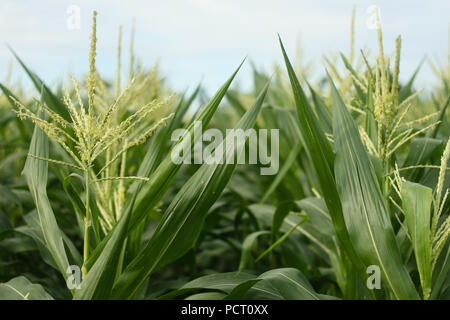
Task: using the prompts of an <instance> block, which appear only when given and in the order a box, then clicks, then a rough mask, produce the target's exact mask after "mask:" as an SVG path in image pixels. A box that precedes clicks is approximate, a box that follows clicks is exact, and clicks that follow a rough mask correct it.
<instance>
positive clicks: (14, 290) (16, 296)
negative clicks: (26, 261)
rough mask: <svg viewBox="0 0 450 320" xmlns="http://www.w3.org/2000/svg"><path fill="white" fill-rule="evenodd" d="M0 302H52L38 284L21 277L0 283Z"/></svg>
mask: <svg viewBox="0 0 450 320" xmlns="http://www.w3.org/2000/svg"><path fill="white" fill-rule="evenodd" d="M0 300H53V298H52V297H51V296H50V295H49V294H48V293H47V292H46V291H45V289H44V288H43V287H42V286H41V285H39V284H33V283H31V282H30V281H29V280H28V279H27V278H25V277H23V276H19V277H16V278H14V279H11V280H9V281H8V282H5V283H0Z"/></svg>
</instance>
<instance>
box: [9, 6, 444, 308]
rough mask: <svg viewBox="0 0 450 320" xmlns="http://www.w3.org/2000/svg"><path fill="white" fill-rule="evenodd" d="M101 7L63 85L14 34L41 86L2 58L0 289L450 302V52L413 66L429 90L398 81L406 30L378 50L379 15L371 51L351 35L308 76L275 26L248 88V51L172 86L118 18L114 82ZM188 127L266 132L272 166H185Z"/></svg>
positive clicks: (51, 295)
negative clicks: (80, 59)
mask: <svg viewBox="0 0 450 320" xmlns="http://www.w3.org/2000/svg"><path fill="white" fill-rule="evenodd" d="M101 18H102V15H101V13H100V14H99V15H98V16H97V13H96V12H93V14H92V20H91V28H92V30H91V36H90V39H86V42H87V41H89V42H90V51H89V54H88V53H86V60H87V59H89V69H88V70H85V74H86V76H83V77H78V78H77V77H74V76H72V77H70V81H69V82H68V83H69V85H65V86H63V85H61V86H58V87H57V88H56V89H52V88H50V87H49V86H47V85H46V84H45V83H44V82H43V81H42V80H41V78H40V77H39V75H38V74H36V73H34V72H33V71H32V70H31V68H30V67H29V66H28V65H27V63H26V61H22V60H21V58H20V56H19V53H16V52H15V51H14V49H13V48H10V51H11V55H12V56H13V57H14V59H15V60H16V61H17V63H18V65H19V66H20V68H21V69H23V71H25V73H26V74H27V76H28V79H27V80H31V81H30V83H32V85H33V86H34V89H35V91H33V92H38V94H36V95H34V94H33V95H30V94H29V92H28V91H27V89H26V87H24V86H23V85H21V84H20V83H15V82H14V81H12V80H11V76H10V74H11V73H12V72H15V71H16V70H14V69H12V68H11V69H10V71H9V73H8V76H7V77H6V78H5V79H4V80H2V81H1V82H0V88H1V91H2V93H1V95H0V299H8V300H9V299H19V300H22V299H30V300H32V299H36V300H40V299H64V300H71V299H76V300H79V299H82V300H91V299H121V300H122V299H136V300H142V299H151V300H154V299H158V300H162V299H164V300H168V299H197V300H211V299H214V300H222V299H232V300H253V299H257V300H265V299H267V300H283V299H287V300H304V299H305V300H310V299H312V300H324V299H325V300H330V299H350V300H360V299H361V300H375V299H376V300H404V299H406V300H416V299H424V300H436V299H440V300H442V299H443V300H446V299H450V237H449V235H450V199H449V198H450V196H449V189H450V140H449V136H450V121H449V120H450V117H449V114H450V112H449V111H448V109H449V108H448V105H449V97H450V89H449V85H450V63H449V62H448V61H447V63H444V64H439V63H438V62H437V61H435V60H433V59H429V61H425V64H429V65H430V66H431V67H432V68H433V70H434V72H435V75H436V80H437V81H436V83H437V85H435V86H434V87H433V88H432V90H431V92H426V91H422V90H420V88H417V87H416V85H415V79H416V76H417V74H418V73H419V72H420V69H421V67H422V63H420V64H419V61H418V62H417V64H418V67H417V70H416V71H415V72H414V73H413V75H411V76H410V78H409V80H408V81H404V82H402V81H400V80H399V79H400V78H399V74H400V72H401V70H400V67H399V66H400V61H401V59H402V57H403V56H405V55H408V52H403V51H402V39H401V36H398V37H397V38H396V41H395V53H394V55H392V56H390V55H387V54H385V52H384V49H383V45H384V42H383V32H382V28H378V30H377V32H376V33H374V35H375V34H376V35H377V40H378V51H377V52H371V53H369V52H367V51H365V50H359V49H356V48H354V44H353V43H354V41H353V38H354V30H353V31H352V33H351V35H350V37H351V39H352V41H351V47H350V49H349V50H348V49H347V48H338V49H339V50H342V52H346V53H342V52H339V51H337V52H335V53H331V54H329V55H327V56H324V57H323V59H321V61H320V62H321V63H322V68H321V70H323V72H322V76H321V77H320V78H318V79H314V78H312V77H310V75H309V66H308V65H306V64H305V63H304V61H302V60H301V59H300V58H297V59H294V58H293V57H290V56H288V54H287V53H286V51H288V50H287V49H288V48H287V46H286V49H285V45H284V44H283V39H282V37H283V35H280V36H279V47H280V55H279V61H277V64H276V65H275V67H274V68H273V70H271V71H270V72H265V71H262V70H259V69H258V68H257V67H253V87H252V89H251V90H248V91H244V90H240V89H238V88H237V87H236V88H235V87H233V81H234V80H235V79H236V78H238V77H239V69H240V68H241V65H242V63H245V64H247V63H249V61H248V60H249V59H248V58H247V59H246V60H244V61H242V63H241V65H236V69H235V70H230V76H229V78H228V79H226V80H225V82H224V83H223V85H222V86H221V87H220V88H218V90H217V92H215V94H214V95H212V97H210V96H209V95H208V94H207V93H206V92H205V91H204V90H203V89H202V87H201V86H200V85H199V86H197V87H196V88H192V89H191V90H190V91H186V92H175V91H174V90H173V89H171V88H170V86H169V85H168V84H167V83H166V81H165V80H164V79H163V77H162V76H161V72H160V70H159V68H158V64H155V65H154V66H152V67H145V66H144V65H143V64H142V63H140V62H139V61H140V60H138V59H137V57H135V56H134V53H133V50H132V48H131V50H130V53H127V52H126V50H124V48H125V47H127V46H126V44H123V43H122V28H120V29H119V35H118V45H117V70H116V71H115V74H116V76H115V78H114V79H108V78H107V77H104V76H102V74H100V73H99V71H98V70H97V68H96V63H97V61H96V59H97V19H101ZM349 20H350V19H349ZM352 21H354V14H353V18H352ZM352 25H353V23H352ZM126 59H128V60H129V62H126V61H125V60H126ZM162 59H164V57H162ZM127 65H129V68H128V69H129V70H126V69H127V68H125V67H124V66H127ZM4 67H6V66H4ZM124 84H125V85H124ZM196 124H199V125H201V126H202V128H204V129H207V128H209V129H217V130H218V131H215V132H219V133H220V134H221V135H223V136H224V139H228V138H229V135H230V133H229V132H228V129H233V128H234V129H235V130H241V131H244V132H246V130H251V129H255V130H259V131H258V132H263V130H268V131H269V132H274V131H271V130H278V131H277V132H279V136H277V137H276V138H275V137H274V136H272V135H270V134H269V135H268V136H266V138H268V139H269V143H270V145H271V147H270V148H268V149H270V150H266V151H268V152H266V155H269V154H270V155H271V156H273V155H274V152H276V154H277V159H275V158H274V157H271V159H272V162H273V161H275V162H276V163H275V165H276V167H275V168H276V170H275V172H274V173H273V174H266V175H264V174H261V172H262V171H261V170H262V169H263V167H265V166H266V167H267V162H266V163H258V162H257V161H256V162H257V163H249V161H247V162H246V163H244V164H241V163H237V161H231V162H230V161H218V162H213V163H211V162H208V161H202V162H198V161H191V160H192V159H191V158H188V156H186V155H185V153H184V151H186V150H188V151H189V150H192V149H194V147H195V145H196V144H197V143H198V141H197V140H198V139H197V138H196V137H195V134H194V131H195V130H196ZM176 130H182V131H179V132H182V134H180V135H179V136H178V137H177V139H176V140H175V141H174V139H173V138H172V137H173V132H175V131H176ZM264 132H266V131H264ZM259 138H260V140H259V141H261V133H260V134H259ZM210 141H211V140H210ZM227 141H228V140H227ZM255 141H256V140H252V139H251V137H249V136H246V137H245V139H244V143H241V144H239V143H237V144H233V146H232V147H231V148H229V146H228V145H227V146H226V148H227V150H231V151H233V152H234V154H237V155H242V154H244V155H245V151H246V150H247V151H248V150H249V149H250V147H251V146H252V145H255V143H256V144H257V142H255ZM222 146H223V144H220V145H217V144H216V145H214V147H210V149H213V151H214V150H218V148H219V147H222ZM180 150H183V156H185V158H184V159H183V161H181V162H180V161H179V162H176V161H173V154H174V152H179V151H180ZM260 151H261V149H260ZM189 154H190V153H189ZM190 155H191V156H192V154H190ZM216 155H217V154H216ZM221 157H228V154H227V155H226V156H223V155H222V154H219V158H220V159H222V160H223V158H221ZM244 157H245V156H244ZM186 160H187V161H186ZM225 160H230V159H229V158H226V159H225ZM250 162H251V161H250ZM273 165H274V163H272V166H273Z"/></svg>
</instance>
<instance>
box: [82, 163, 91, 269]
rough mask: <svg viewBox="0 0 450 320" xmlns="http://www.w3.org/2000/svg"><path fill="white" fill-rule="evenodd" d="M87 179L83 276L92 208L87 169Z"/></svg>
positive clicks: (87, 254)
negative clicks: (90, 205)
mask: <svg viewBox="0 0 450 320" xmlns="http://www.w3.org/2000/svg"><path fill="white" fill-rule="evenodd" d="M84 177H85V180H86V187H85V190H86V204H85V206H86V216H85V217H84V249H83V267H82V268H81V271H82V273H83V278H84V277H85V276H86V274H87V270H86V266H85V264H86V261H87V259H88V258H89V227H90V225H91V210H90V207H89V197H90V187H89V171H88V170H86V171H85V174H84Z"/></svg>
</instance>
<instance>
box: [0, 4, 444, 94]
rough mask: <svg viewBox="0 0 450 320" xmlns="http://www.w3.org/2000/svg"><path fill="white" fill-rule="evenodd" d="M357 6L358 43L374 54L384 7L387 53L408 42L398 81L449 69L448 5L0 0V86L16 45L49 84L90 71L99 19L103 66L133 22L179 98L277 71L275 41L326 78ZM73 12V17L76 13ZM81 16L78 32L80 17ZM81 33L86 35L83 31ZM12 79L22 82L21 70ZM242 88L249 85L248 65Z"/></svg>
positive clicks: (140, 43) (149, 60)
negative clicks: (434, 63)
mask: <svg viewBox="0 0 450 320" xmlns="http://www.w3.org/2000/svg"><path fill="white" fill-rule="evenodd" d="M354 4H356V5H357V6H356V34H355V45H356V49H357V51H358V52H359V49H360V48H367V49H369V50H370V51H371V52H376V50H377V37H376V30H375V29H374V28H372V27H371V26H372V25H373V24H371V21H372V17H373V12H372V11H371V6H373V5H377V6H378V7H379V8H380V13H381V23H382V28H383V35H384V47H385V52H386V53H393V51H394V40H395V38H396V36H397V35H399V34H400V35H402V41H403V42H402V58H401V65H400V68H401V79H407V78H408V77H409V76H410V75H411V74H412V73H413V71H414V69H415V68H416V67H417V65H418V64H419V62H420V60H421V59H422V58H423V57H424V56H427V57H428V58H435V57H436V58H438V59H440V60H441V61H442V62H445V59H447V54H448V47H449V15H448V13H449V12H450V1H447V0H433V1H423V0H420V1H416V0H412V1H365V0H358V1H356V0H353V1H348V0H341V1H333V0H326V1H317V0H316V1H301V0H277V1H274V0H269V1H268V0H164V1H161V0H158V1H154V0H147V1H140V0H127V1H117V0H97V1H92V0H90V1H88V0H79V1H76V0H71V1H66V0H58V1H56V0H39V1H31V0H1V1H0V81H2V79H4V77H5V75H6V73H7V66H8V63H9V61H10V60H11V59H12V54H11V52H10V51H9V50H8V48H7V45H9V46H11V47H12V48H13V49H14V50H15V51H16V52H17V54H18V55H19V56H20V57H21V58H22V60H24V62H25V63H26V64H27V65H28V66H29V67H31V69H33V70H34V71H35V72H36V73H37V74H38V75H39V76H40V77H41V78H42V79H44V81H45V82H46V83H48V84H50V85H55V84H57V83H58V82H59V81H61V80H62V79H66V78H67V75H68V74H70V73H74V74H75V75H83V74H86V73H87V70H88V52H89V34H90V28H91V19H92V11H93V10H97V11H98V12H99V15H98V19H97V21H98V22H97V37H98V44H97V52H98V55H97V68H98V69H99V70H100V72H101V73H103V74H105V75H106V76H109V77H111V78H112V77H113V76H114V72H115V66H116V63H117V62H116V56H117V37H118V29H119V26H120V25H122V26H123V33H124V35H123V62H122V64H123V69H125V70H124V73H125V71H126V70H128V56H129V55H128V50H129V49H128V48H129V43H130V32H131V26H132V24H133V20H134V21H135V26H136V33H135V52H136V55H137V56H138V57H139V58H140V59H142V61H143V63H144V65H146V66H151V65H152V64H153V63H154V62H155V61H156V60H157V59H158V58H159V59H160V66H161V70H162V74H163V75H164V76H165V77H167V79H168V83H169V84H170V85H171V86H172V87H173V88H174V89H175V90H183V89H193V88H194V87H195V86H196V85H197V84H198V83H199V81H202V84H203V85H204V86H205V88H206V90H207V91H208V92H210V93H213V92H214V91H215V90H216V89H217V88H218V87H220V85H221V84H222V83H223V82H224V81H225V80H226V79H227V78H228V77H229V75H230V74H231V73H232V72H233V71H234V69H235V68H236V67H237V66H238V65H239V63H240V62H241V61H242V59H243V58H244V57H248V60H251V61H253V62H254V63H255V65H256V66H258V67H259V68H262V69H265V70H270V68H271V66H272V65H273V63H274V62H278V63H282V56H281V51H280V48H279V44H278V38H277V33H279V34H280V36H281V38H282V39H283V42H284V45H285V47H286V49H287V51H288V54H289V55H290V56H291V57H292V58H293V57H294V54H295V49H296V44H297V42H298V39H300V41H301V44H302V47H303V48H304V53H305V61H308V62H309V61H311V62H313V63H314V72H315V73H316V74H319V75H320V74H323V72H324V66H323V64H321V62H320V59H321V57H322V56H323V55H324V54H327V53H329V52H338V51H343V52H345V53H348V51H349V43H350V21H351V11H352V6H353V5H354ZM73 8H75V11H74V10H73ZM78 9H79V17H80V19H79V22H80V23H79V25H77V23H76V18H74V14H75V15H76V11H77V10H78ZM78 27H79V28H78ZM13 75H14V77H16V78H19V77H23V73H22V72H21V71H20V68H19V66H18V65H17V64H14V67H13ZM237 82H238V84H239V85H241V86H242V87H243V88H244V89H245V88H249V87H250V84H251V66H250V63H249V62H248V61H247V62H246V64H245V65H244V68H243V69H242V71H240V73H239V75H238V77H237ZM434 82H435V79H434V76H433V74H432V72H431V70H430V68H429V67H428V66H427V65H425V66H424V68H423V69H422V70H421V72H420V74H419V77H418V82H417V85H420V86H422V87H425V88H427V87H428V86H431V85H432V83H434Z"/></svg>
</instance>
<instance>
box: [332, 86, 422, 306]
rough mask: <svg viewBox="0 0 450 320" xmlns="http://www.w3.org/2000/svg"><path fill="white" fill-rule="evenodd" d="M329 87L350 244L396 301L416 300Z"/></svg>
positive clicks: (349, 121) (374, 187) (370, 173)
mask: <svg viewBox="0 0 450 320" xmlns="http://www.w3.org/2000/svg"><path fill="white" fill-rule="evenodd" d="M330 85H331V90H332V97H333V106H334V107H333V133H334V141H335V149H336V161H335V175H336V183H337V188H338V190H339V195H340V197H341V201H342V208H343V213H344V217H345V222H346V225H347V228H348V232H349V234H350V238H351V240H352V244H353V245H354V247H355V249H356V251H357V253H358V254H359V256H360V257H361V259H362V260H363V261H364V263H365V264H366V265H377V266H379V267H380V269H381V271H382V274H383V275H384V280H385V281H386V284H387V286H388V287H389V288H390V289H391V290H392V292H393V295H394V297H395V298H396V299H417V298H418V294H417V292H416V290H415V287H414V284H413V282H412V280H411V278H410V276H409V274H408V272H407V270H406V268H405V266H404V265H403V264H402V260H401V256H400V251H399V249H398V246H397V243H396V239H395V234H394V230H393V228H392V225H391V222H390V218H389V213H388V211H387V209H386V205H385V200H384V198H383V195H382V193H381V190H380V186H379V184H378V182H377V178H376V175H375V171H374V168H373V166H372V164H371V162H370V160H369V158H368V156H367V153H366V151H365V150H364V146H363V144H362V142H361V139H360V137H359V132H358V128H357V126H356V124H355V122H354V120H353V118H352V117H351V115H350V113H349V112H348V110H347V107H346V106H345V104H344V102H343V101H342V98H341V97H340V95H339V93H338V91H337V89H336V87H335V86H334V84H333V82H332V80H331V79H330Z"/></svg>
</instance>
